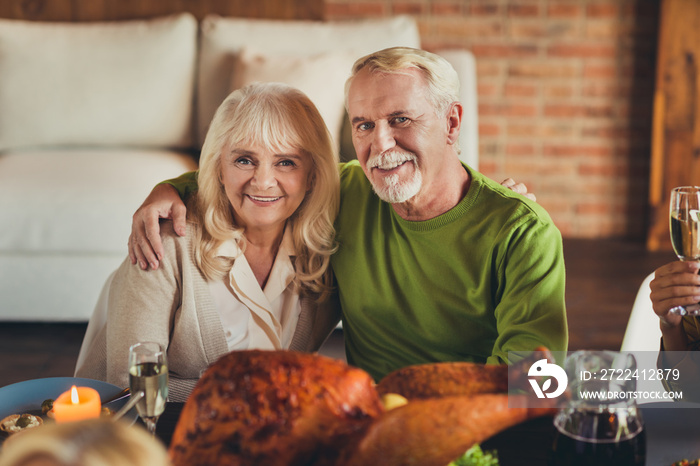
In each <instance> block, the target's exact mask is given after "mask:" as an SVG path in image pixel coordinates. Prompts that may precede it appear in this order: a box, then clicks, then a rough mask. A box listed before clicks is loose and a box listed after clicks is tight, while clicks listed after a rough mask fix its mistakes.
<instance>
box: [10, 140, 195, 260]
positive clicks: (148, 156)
mask: <svg viewBox="0 0 700 466" xmlns="http://www.w3.org/2000/svg"><path fill="white" fill-rule="evenodd" d="M196 168H197V165H196V163H195V161H194V159H193V158H192V157H190V156H189V155H186V154H185V153H182V152H176V151H169V150H156V149H143V150H139V149H115V148H106V149H93V148H84V149H57V150H24V151H7V152H5V153H3V154H2V155H0V225H3V227H1V228H0V254H15V255H16V254H20V253H27V254H29V255H32V254H39V253H52V254H61V253H75V254H108V253H121V254H123V255H124V256H126V252H127V250H126V243H127V240H128V238H129V234H130V233H131V216H132V215H133V213H134V212H135V211H136V209H137V208H138V207H139V205H141V203H142V202H143V200H144V199H145V198H146V196H147V195H148V193H149V192H150V191H151V189H152V188H153V186H155V184H156V183H158V182H159V181H161V180H163V179H167V178H172V177H175V176H178V175H180V174H181V173H183V172H186V171H191V170H195V169H196ZM5 226H8V227H5ZM10 226H11V227H10Z"/></svg>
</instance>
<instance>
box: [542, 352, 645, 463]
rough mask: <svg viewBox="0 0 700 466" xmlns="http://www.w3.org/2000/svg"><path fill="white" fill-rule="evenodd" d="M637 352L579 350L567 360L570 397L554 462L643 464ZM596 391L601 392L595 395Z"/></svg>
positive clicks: (560, 418) (557, 423)
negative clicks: (635, 372) (633, 353)
mask: <svg viewBox="0 0 700 466" xmlns="http://www.w3.org/2000/svg"><path fill="white" fill-rule="evenodd" d="M636 367H637V364H636V361H635V358H634V356H632V355H631V354H629V353H626V354H625V353H618V352H614V351H577V352H575V353H573V354H572V355H571V356H569V358H568V359H567V361H566V372H567V375H568V377H569V392H570V399H569V401H567V402H566V403H565V404H564V406H563V407H562V408H561V409H560V410H559V412H558V413H557V415H556V416H555V418H554V427H555V428H556V431H555V439H554V443H553V447H552V455H551V458H550V465H551V466H560V465H567V466H579V465H580V466H586V465H593V464H594V465H597V466H608V465H610V466H612V465H615V466H621V465H622V466H625V465H626V466H644V463H645V461H646V434H645V431H644V421H643V419H642V413H641V410H640V409H639V408H638V407H637V404H636V402H635V398H634V396H633V395H631V394H632V393H634V392H635V391H636V381H635V380H634V378H633V377H631V376H630V374H634V371H635V369H636ZM593 393H596V395H593Z"/></svg>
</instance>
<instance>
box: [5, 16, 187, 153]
mask: <svg viewBox="0 0 700 466" xmlns="http://www.w3.org/2000/svg"><path fill="white" fill-rule="evenodd" d="M196 44H197V22H196V20H195V18H194V17H193V16H192V15H190V14H188V13H184V14H179V15H174V16H168V17H163V18H157V19H152V20H138V21H119V22H100V23H45V22H30V21H19V20H0V150H2V149H8V148H21V147H29V146H35V147H36V146H60V145H73V146H75V145H98V146H105V145H121V146H127V145H131V146H147V147H155V146H159V147H189V146H191V145H192V141H193V137H192V129H193V126H192V124H193V120H192V107H193V92H194V77H195V63H196V60H195V58H196V52H197V45H196Z"/></svg>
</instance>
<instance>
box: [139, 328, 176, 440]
mask: <svg viewBox="0 0 700 466" xmlns="http://www.w3.org/2000/svg"><path fill="white" fill-rule="evenodd" d="M129 387H130V388H131V393H132V396H134V395H135V394H136V393H139V392H141V393H143V396H142V397H141V399H140V400H139V402H138V403H137V404H136V411H138V413H139V416H141V419H142V420H143V422H144V424H146V428H148V431H149V432H150V433H151V434H152V435H155V433H156V423H157V422H158V417H160V415H161V414H163V411H164V410H165V400H166V399H167V398H168V361H167V357H166V355H165V350H164V349H163V347H162V346H161V345H160V344H159V343H154V342H150V341H147V342H141V343H136V344H135V345H132V346H131V348H129Z"/></svg>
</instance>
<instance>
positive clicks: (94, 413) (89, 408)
mask: <svg viewBox="0 0 700 466" xmlns="http://www.w3.org/2000/svg"><path fill="white" fill-rule="evenodd" d="M53 411H54V415H55V416H54V417H55V418H56V422H71V421H80V420H82V419H90V418H96V417H100V413H101V412H102V402H101V401H100V394H99V393H97V390H95V389H94V388H90V387H76V386H75V385H73V387H72V388H71V389H70V390H68V391H67V392H65V393H63V394H61V396H59V397H58V398H56V401H54V402H53Z"/></svg>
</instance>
